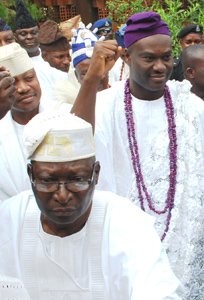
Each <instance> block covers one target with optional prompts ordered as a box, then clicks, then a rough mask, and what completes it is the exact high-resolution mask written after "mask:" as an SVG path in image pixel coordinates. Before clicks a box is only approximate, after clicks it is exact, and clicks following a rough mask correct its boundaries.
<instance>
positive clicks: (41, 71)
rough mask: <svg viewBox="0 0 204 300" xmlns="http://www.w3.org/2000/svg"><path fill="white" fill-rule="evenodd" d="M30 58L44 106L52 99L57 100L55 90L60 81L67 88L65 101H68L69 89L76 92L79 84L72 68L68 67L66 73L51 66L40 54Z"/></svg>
mask: <svg viewBox="0 0 204 300" xmlns="http://www.w3.org/2000/svg"><path fill="white" fill-rule="evenodd" d="M31 59H32V61H33V64H34V69H35V71H36V74H37V77H38V80H39V82H40V86H41V90H42V95H43V102H42V104H43V105H45V106H46V105H47V104H48V105H49V104H50V103H51V104H52V101H53V100H57V99H55V98H56V97H57V95H56V93H55V91H56V88H58V87H60V85H61V83H62V82H63V86H64V88H66V89H67V98H68V100H67V102H68V101H69V89H72V90H75V91H76V93H77V92H78V91H79V88H80V85H79V83H78V81H77V79H76V76H75V73H74V70H73V69H72V68H70V70H69V72H68V73H66V72H62V71H60V70H58V69H56V68H53V67H51V66H50V65H49V63H48V62H46V61H45V60H44V59H43V58H42V56H41V54H40V55H37V56H33V57H31ZM44 95H45V96H44ZM53 95H54V96H53ZM48 96H50V97H48ZM44 101H45V103H44Z"/></svg>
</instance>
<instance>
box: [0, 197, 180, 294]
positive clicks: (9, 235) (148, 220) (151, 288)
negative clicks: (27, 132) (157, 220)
mask: <svg viewBox="0 0 204 300" xmlns="http://www.w3.org/2000/svg"><path fill="white" fill-rule="evenodd" d="M8 224H9V226H8ZM0 228H1V239H0V271H1V272H3V273H5V274H6V275H9V276H17V277H18V278H20V279H21V280H22V281H23V282H24V284H25V287H26V288H27V290H28V292H29V294H30V297H31V299H32V300H45V299H46V300H56V299H57V300H62V299H74V300H84V299H86V300H89V299H92V300H99V299H101V300H124V299H127V300H149V299H151V300H167V299H168V300H170V299H171V300H175V299H177V300H178V299H181V298H180V297H179V296H177V295H176V293H175V290H176V289H177V288H178V286H179V281H178V280H177V278H176V277H175V276H174V275H173V273H172V270H171V268H170V266H169V262H168V260H167V256H166V253H165V252H164V250H163V248H162V246H161V242H160V240H159V237H158V235H157V234H156V231H155V229H154V219H153V218H152V217H151V216H149V215H147V214H145V213H144V212H142V211H141V210H139V209H138V208H137V207H135V206H134V205H132V204H131V202H130V201H129V200H127V199H124V198H121V197H119V196H117V195H115V194H112V193H110V192H102V191H95V195H94V199H93V206H92V210H91V214H90V216H89V219H88V221H87V223H86V225H85V226H84V227H83V229H82V230H81V231H79V232H77V233H75V234H73V235H70V236H67V237H65V238H60V237H56V236H53V235H49V234H46V233H45V232H44V231H43V229H42V226H41V223H40V211H39V209H38V207H37V204H36V201H35V199H34V196H33V194H32V192H31V191H26V192H24V193H21V194H19V195H18V196H16V197H13V198H12V199H8V200H7V201H5V202H4V203H3V204H2V205H1V206H0Z"/></svg>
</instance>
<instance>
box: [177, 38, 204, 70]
mask: <svg viewBox="0 0 204 300" xmlns="http://www.w3.org/2000/svg"><path fill="white" fill-rule="evenodd" d="M181 61H182V66H183V70H184V73H185V70H186V69H187V68H189V67H190V68H193V67H196V65H197V64H199V63H200V62H201V61H204V44H198V45H192V46H189V47H186V48H185V49H183V52H182V56H181Z"/></svg>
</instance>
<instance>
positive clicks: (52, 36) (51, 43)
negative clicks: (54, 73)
mask: <svg viewBox="0 0 204 300" xmlns="http://www.w3.org/2000/svg"><path fill="white" fill-rule="evenodd" d="M38 41H39V43H40V49H41V52H42V57H43V59H44V60H45V61H47V62H48V63H49V64H50V66H51V67H53V68H56V69H58V70H61V71H62V72H66V73H68V72H69V67H70V62H71V56H70V45H69V41H68V40H67V38H66V37H65V36H64V35H63V33H62V31H61V30H60V29H59V25H58V24H57V23H56V22H55V21H52V20H47V21H45V22H44V23H43V24H41V25H40V29H39V35H38Z"/></svg>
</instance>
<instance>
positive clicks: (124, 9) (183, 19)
mask: <svg viewBox="0 0 204 300" xmlns="http://www.w3.org/2000/svg"><path fill="white" fill-rule="evenodd" d="M147 2H148V3H147ZM150 2H151V4H150ZM107 7H108V10H109V16H110V18H112V19H113V21H114V22H115V23H116V24H117V27H119V26H120V25H121V24H123V23H125V21H126V20H127V18H128V17H129V16H130V15H132V14H134V13H136V12H141V11H144V10H149V11H150V10H152V11H156V12H158V13H159V14H160V15H161V18H162V19H163V20H164V21H165V22H166V23H167V24H168V26H169V28H170V30H171V33H172V40H173V53H174V56H178V55H179V52H180V44H179V43H178V39H177V35H178V32H179V31H180V29H181V28H182V27H183V26H185V25H186V24H189V23H197V24H200V25H202V26H204V0H200V1H194V0H188V4H187V7H185V9H184V4H183V1H182V0H174V1H172V0H163V1H158V0H152V1H142V0H131V1H125V0H108V1H107Z"/></svg>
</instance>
